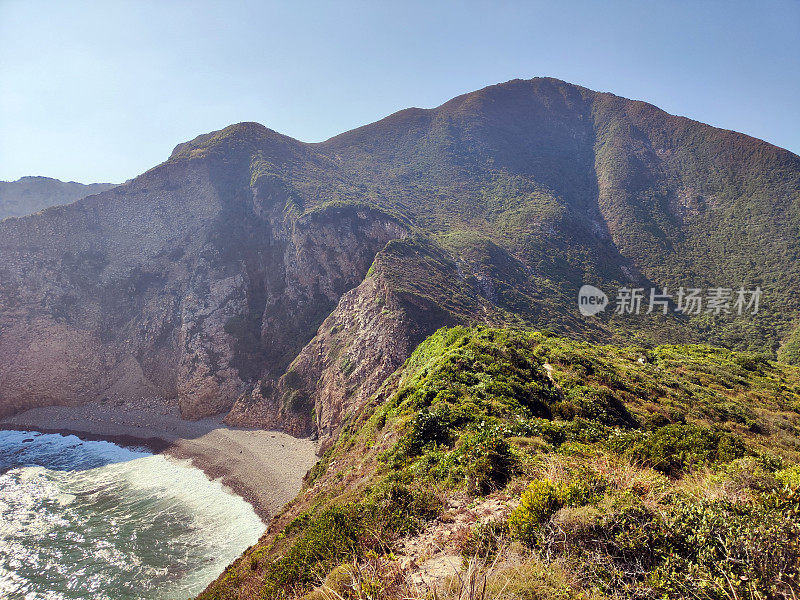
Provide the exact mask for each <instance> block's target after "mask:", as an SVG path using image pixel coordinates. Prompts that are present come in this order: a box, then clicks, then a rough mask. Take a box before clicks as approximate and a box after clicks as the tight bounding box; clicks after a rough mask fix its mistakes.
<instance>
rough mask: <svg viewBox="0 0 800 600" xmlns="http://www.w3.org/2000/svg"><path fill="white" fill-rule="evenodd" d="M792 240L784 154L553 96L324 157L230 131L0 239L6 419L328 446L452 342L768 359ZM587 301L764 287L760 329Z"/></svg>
mask: <svg viewBox="0 0 800 600" xmlns="http://www.w3.org/2000/svg"><path fill="white" fill-rule="evenodd" d="M798 223H800V158H798V157H797V156H796V155H794V154H791V153H790V152H788V151H785V150H782V149H779V148H777V147H774V146H771V145H769V144H767V143H766V142H761V141H759V140H756V139H755V138H750V137H748V136H744V135H743V134H735V133H732V132H726V131H725V130H718V129H715V128H712V127H710V126H706V125H702V124H699V123H696V122H693V121H691V120H689V119H686V118H684V117H674V116H672V115H668V114H667V113H665V112H664V111H661V110H660V109H657V108H656V107H653V106H652V105H648V104H646V103H642V102H636V101H629V100H626V99H624V98H620V97H617V96H613V95H611V94H606V93H598V92H592V91H591V90H588V89H586V88H582V87H579V86H573V85H571V84H568V83H565V82H561V81H558V80H554V79H548V78H545V79H534V80H512V81H510V82H507V83H505V84H498V85H496V86H489V87H487V88H484V89H482V90H478V91H477V92H472V93H469V94H464V95H461V96H459V97H457V98H454V99H452V100H450V101H448V102H446V103H444V104H442V105H440V106H439V107H436V108H433V109H406V110H404V111H398V112H397V113H394V114H393V115H390V116H389V117H386V118H385V119H382V120H379V121H376V122H375V123H372V124H369V125H365V126H362V127H360V128H356V129H354V130H351V131H349V132H344V133H342V134H340V135H337V136H334V137H332V138H330V139H329V140H326V141H324V142H319V143H314V144H306V143H303V142H299V141H297V140H294V139H292V138H289V137H287V136H284V135H282V134H279V133H277V132H275V131H272V130H270V129H268V128H267V127H264V126H263V125H260V124H256V123H240V124H235V125H231V126H229V127H227V128H224V129H222V130H219V131H215V132H210V133H207V134H203V135H200V136H198V137H196V138H195V139H193V140H190V141H188V142H185V143H182V144H178V145H177V146H176V147H175V149H174V150H173V152H172V154H171V156H170V157H169V158H168V159H167V160H166V161H165V162H164V163H161V164H160V165H158V166H156V167H154V168H153V169H151V170H149V171H147V172H146V173H144V174H142V175H140V176H139V177H137V178H135V179H134V180H132V181H131V182H128V183H126V184H123V185H122V186H119V187H118V188H115V189H113V190H110V191H107V192H104V193H103V194H100V195H97V196H93V197H91V198H90V199H87V200H84V201H81V202H78V203H77V204H74V205H71V206H69V207H62V208H60V209H57V210H55V211H52V212H50V214H47V215H43V216H42V215H37V216H35V217H29V218H27V219H21V220H17V221H16V222H14V223H3V224H2V225H0V231H2V234H3V235H2V236H0V258H2V259H3V261H2V262H3V263H5V264H6V266H4V267H0V275H2V276H3V277H2V279H1V280H0V307H1V308H2V312H0V328H2V329H1V330H0V331H2V333H0V356H3V357H8V360H7V366H6V367H5V369H2V370H0V383H2V384H3V387H2V388H0V389H2V390H3V391H2V392H0V412H5V413H8V412H14V411H17V410H21V409H23V408H25V407H26V406H32V405H35V404H36V403H42V402H43V403H74V402H79V401H81V400H80V398H96V399H100V398H103V397H115V398H118V399H119V400H120V401H123V402H124V400H125V398H126V397H130V396H131V395H140V394H155V395H158V396H160V397H165V398H168V399H172V400H174V401H175V402H177V403H178V404H179V406H180V407H181V410H182V411H183V414H184V416H186V417H190V418H196V417H201V416H206V415H209V414H213V413H218V412H229V411H230V415H229V418H228V420H229V422H231V423H235V424H239V425H260V426H265V425H269V426H270V427H281V428H285V429H287V430H288V431H291V432H292V433H295V434H302V435H308V434H322V435H324V436H329V437H330V438H331V439H333V437H334V436H335V433H336V431H337V430H338V428H339V426H340V424H341V421H342V419H344V418H345V417H346V415H348V414H352V413H354V412H357V410H358V407H359V406H361V405H363V403H364V402H366V401H367V399H368V398H369V397H370V396H371V394H372V393H373V392H374V391H375V389H376V386H379V385H380V382H381V381H382V378H383V377H385V376H386V375H387V374H388V373H390V372H391V371H393V370H394V369H395V368H397V367H398V366H399V364H400V363H401V362H402V360H403V357H404V356H407V355H408V354H409V353H410V352H411V351H412V350H413V348H414V347H415V346H416V344H417V343H419V342H420V341H422V339H424V338H425V337H427V336H428V335H430V334H431V333H433V331H435V330H436V329H438V328H439V327H441V326H444V325H456V324H470V323H479V324H486V325H512V326H524V327H540V328H551V329H554V330H556V331H558V332H560V333H562V334H567V335H572V336H577V337H587V338H589V339H593V340H598V341H623V340H626V341H627V340H631V339H632V340H634V341H637V342H639V343H643V344H654V343H657V342H661V341H676V342H682V341H690V340H697V341H707V342H711V343H714V344H717V345H723V346H727V347H733V348H739V349H749V350H761V351H765V352H768V353H771V354H774V353H775V352H777V351H778V349H779V347H780V345H781V341H782V340H785V339H789V336H790V335H791V331H792V329H793V328H794V327H795V324H796V318H797V317H796V316H797V314H798V313H799V312H800V306H799V305H798V300H797V299H796V298H794V297H793V296H792V295H791V294H790V293H789V292H788V290H791V289H793V288H795V287H796V284H798V283H800V272H798V267H797V266H796V265H798V264H800V260H794V259H793V258H792V257H794V258H795V259H796V258H798V257H800V244H798V236H797V235H796V234H797V232H798V230H799V229H798ZM742 224H746V226H745V227H743V226H742ZM32 240H33V241H32ZM25 272H27V273H29V275H27V276H25V277H22V276H21V275H20V273H25ZM721 277H724V278H725V279H724V280H723V281H718V279H719V278H721ZM583 283H592V284H595V285H598V286H599V287H601V288H606V289H613V288H614V286H617V287H619V286H622V285H624V284H627V285H639V286H641V287H646V288H649V287H651V286H652V287H664V286H668V287H670V288H671V289H675V288H677V287H678V286H679V285H685V286H694V285H702V286H703V287H711V286H715V285H719V286H727V287H738V286H739V285H748V286H755V285H761V286H762V287H764V292H765V309H764V312H763V313H762V315H760V316H759V317H758V318H756V319H744V318H730V319H723V318H721V317H718V316H714V315H701V316H698V317H696V318H694V317H693V318H686V317H680V316H676V315H674V314H670V315H667V316H665V317H663V318H661V319H660V320H659V319H656V318H649V319H648V318H645V317H644V316H640V317H638V318H636V317H633V316H631V317H630V318H627V317H624V316H620V315H616V316H615V315H605V316H602V317H600V318H598V319H594V320H588V319H585V318H582V317H581V316H580V315H579V314H578V313H577V307H576V301H575V297H576V294H577V289H578V288H579V287H580V285H581V284H583ZM766 300H769V301H768V302H767V301H766ZM64 340H71V341H70V343H69V344H70V345H71V346H74V347H76V348H78V349H79V351H77V352H75V353H73V355H72V356H70V357H69V358H68V360H67V361H66V363H64V364H65V366H64V367H63V368H62V369H61V370H58V369H56V367H55V366H54V365H55V364H58V362H59V360H61V359H60V358H58V357H62V356H63V354H64V352H65V348H64V346H63V345H62V342H63V341H64ZM368 340H370V341H368ZM34 349H35V350H34ZM784 354H785V355H788V354H786V353H784ZM63 381H66V383H64V384H62V382H63ZM320 399H324V400H320Z"/></svg>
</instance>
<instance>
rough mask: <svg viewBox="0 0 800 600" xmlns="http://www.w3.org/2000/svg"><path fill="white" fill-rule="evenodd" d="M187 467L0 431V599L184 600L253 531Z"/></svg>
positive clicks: (100, 446) (231, 501) (251, 514)
mask: <svg viewBox="0 0 800 600" xmlns="http://www.w3.org/2000/svg"><path fill="white" fill-rule="evenodd" d="M264 529H265V527H264V524H263V522H262V521H261V519H259V517H258V516H257V515H256V513H255V511H254V510H253V508H252V506H250V504H248V503H247V502H246V501H245V500H243V499H242V498H240V497H239V496H236V495H234V494H233V493H231V491H230V490H228V489H226V488H225V487H224V486H223V485H222V484H221V483H220V482H219V481H212V480H210V479H208V478H207V477H206V476H205V474H204V473H203V472H202V471H201V470H199V469H197V468H195V467H193V466H192V465H191V463H190V462H189V461H179V460H175V459H172V458H168V457H165V456H163V455H160V454H153V453H151V452H148V451H147V450H146V449H143V448H128V447H122V446H119V445H116V444H113V443H111V442H105V441H85V440H81V439H79V438H77V437H75V436H71V435H59V434H48V433H38V432H32V431H0V598H3V599H4V600H66V599H87V600H89V599H91V600H106V599H108V600H127V599H131V600H156V599H158V600H173V599H181V600H185V599H187V598H190V597H192V596H195V595H197V594H198V593H200V592H201V591H202V590H203V589H205V587H206V586H207V585H208V584H209V583H211V581H213V580H214V579H215V578H216V577H217V576H219V575H220V574H221V573H222V571H223V570H224V568H225V567H226V566H227V565H229V564H230V563H231V562H232V561H233V560H234V559H235V558H237V557H238V556H239V555H240V554H242V552H243V551H244V550H245V549H246V548H248V547H249V546H251V545H252V544H254V543H255V542H256V541H257V540H258V538H259V537H260V536H261V534H262V533H263V532H264Z"/></svg>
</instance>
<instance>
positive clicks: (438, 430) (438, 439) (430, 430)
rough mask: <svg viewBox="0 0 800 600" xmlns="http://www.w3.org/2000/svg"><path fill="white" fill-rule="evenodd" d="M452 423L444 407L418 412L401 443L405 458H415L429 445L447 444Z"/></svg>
mask: <svg viewBox="0 0 800 600" xmlns="http://www.w3.org/2000/svg"><path fill="white" fill-rule="evenodd" d="M452 421H453V419H452V416H451V414H450V410H449V409H448V408H447V407H446V406H445V407H439V408H437V409H436V410H434V411H433V412H431V411H429V410H427V409H425V410H421V411H419V412H418V413H417V414H416V415H415V416H414V418H413V419H412V421H411V424H410V426H409V429H408V432H407V433H406V435H405V437H404V438H403V440H402V442H401V447H402V449H403V451H404V452H405V454H406V455H407V456H416V455H419V454H420V452H422V449H423V448H425V446H427V445H429V444H449V443H450V427H451V425H452Z"/></svg>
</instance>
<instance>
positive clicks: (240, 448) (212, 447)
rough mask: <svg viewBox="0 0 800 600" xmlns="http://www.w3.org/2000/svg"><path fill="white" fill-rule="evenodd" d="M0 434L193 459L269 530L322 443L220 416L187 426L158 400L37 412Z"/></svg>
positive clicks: (2, 422) (4, 424)
mask: <svg viewBox="0 0 800 600" xmlns="http://www.w3.org/2000/svg"><path fill="white" fill-rule="evenodd" d="M0 429H6V430H17V431H38V432H41V433H49V434H61V435H74V436H76V437H79V438H81V439H83V440H89V441H108V442H111V443H114V444H117V445H119V446H126V447H134V448H137V447H138V448H144V449H146V450H148V451H149V452H153V453H154V454H164V455H166V456H169V457H172V458H174V459H176V460H188V461H190V462H191V463H192V465H193V466H194V467H196V468H198V469H200V470H201V471H203V473H205V475H206V477H208V478H209V479H212V480H221V481H222V484H223V485H225V486H226V487H227V488H229V489H230V490H231V492H232V493H234V494H236V495H237V496H240V497H241V498H243V499H244V500H246V501H247V502H248V503H249V504H250V505H251V506H252V507H253V509H254V510H255V512H256V514H257V515H258V516H259V518H260V519H261V520H262V521H263V522H264V524H265V525H266V524H267V523H268V522H269V520H270V519H271V518H272V516H273V515H275V514H276V513H277V512H278V511H279V510H280V509H281V508H282V507H283V506H284V505H285V504H287V503H288V502H290V501H291V500H293V499H294V498H295V497H296V496H297V494H298V493H299V492H300V488H301V486H302V480H303V476H304V475H305V474H306V472H307V471H308V470H309V469H310V468H311V467H312V466H313V465H314V464H315V463H316V462H317V460H318V456H317V454H316V452H317V444H316V443H315V442H313V441H312V440H310V439H300V438H294V437H292V436H290V435H288V434H286V433H283V432H280V431H268V430H261V429H246V428H238V427H228V426H227V425H224V424H223V423H222V420H221V418H220V417H212V418H208V419H202V420H199V421H186V420H184V419H182V418H181V417H180V414H179V412H178V410H177V408H176V407H174V406H171V405H170V404H168V403H166V402H164V401H160V400H142V401H141V402H139V403H136V404H135V405H133V406H131V405H127V404H126V405H119V404H109V403H101V402H91V403H88V404H84V405H81V406H47V407H39V408H33V409H30V410H27V411H24V412H22V413H18V414H16V415H13V416H11V417H6V418H4V419H0Z"/></svg>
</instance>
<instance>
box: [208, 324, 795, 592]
mask: <svg viewBox="0 0 800 600" xmlns="http://www.w3.org/2000/svg"><path fill="white" fill-rule="evenodd" d="M798 427H800V369H797V368H795V367H790V366H787V365H784V364H780V363H775V362H772V361H770V360H768V359H767V358H765V357H764V356H762V355H759V354H752V353H736V352H730V351H727V350H721V349H715V348H710V347H706V346H696V345H690V346H660V347H657V348H655V349H645V348H638V347H627V348H619V347H612V346H596V345H591V344H588V343H580V342H574V341H568V340H565V339H562V338H558V337H554V336H551V335H549V334H544V333H538V332H530V331H523V330H518V331H517V330H507V329H469V328H461V327H456V328H451V329H442V330H440V331H438V332H437V333H436V334H434V335H433V336H431V337H430V338H429V339H427V340H426V341H425V342H423V343H422V344H421V345H420V346H419V347H418V348H417V350H416V351H415V352H414V353H413V355H412V356H411V357H410V358H409V359H408V361H407V362H406V364H405V365H404V366H403V368H401V369H400V370H399V371H398V372H397V373H395V375H393V376H392V377H390V378H389V379H388V380H387V381H386V383H385V384H384V386H383V388H382V389H381V390H380V391H379V392H378V393H377V394H376V396H375V397H374V399H373V402H372V404H371V405H370V406H369V407H368V408H367V409H366V410H364V411H362V412H361V413H359V414H358V415H351V416H350V419H349V420H348V422H347V423H346V425H345V427H344V429H343V432H342V434H341V436H340V437H339V439H338V441H337V443H336V445H335V446H334V447H333V448H331V449H330V450H329V451H328V452H327V453H326V454H325V455H324V456H323V458H322V460H321V461H320V463H319V464H318V465H317V466H316V467H315V468H314V469H313V470H312V472H311V473H310V474H309V476H308V478H307V483H306V486H305V489H304V491H303V492H302V493H301V494H300V496H299V497H298V498H297V499H296V500H295V501H294V502H293V503H292V504H291V505H289V506H288V507H287V508H286V509H285V510H284V512H283V513H282V514H281V515H279V516H278V517H277V518H276V519H274V520H273V522H272V523H271V524H270V527H269V529H268V532H267V534H266V536H265V537H264V539H262V541H261V542H260V543H259V544H258V545H257V546H255V547H254V548H252V549H250V551H248V553H247V554H245V556H243V557H242V558H241V559H240V560H239V561H237V562H236V563H235V564H234V565H232V566H231V567H230V568H229V569H228V570H227V571H226V572H225V573H224V574H223V576H222V577H221V578H220V579H219V580H218V581H217V582H215V583H214V584H212V586H210V588H209V589H208V590H207V591H206V592H205V593H204V594H203V595H202V596H201V598H203V599H205V600H210V599H215V600H222V599H226V600H227V599H233V598H294V597H301V596H304V597H306V599H307V600H312V599H315V600H316V599H322V598H340V597H345V598H371V599H378V598H401V597H402V598H406V597H426V596H430V597H447V596H452V597H454V598H468V597H469V598H606V597H608V598H686V597H698V598H794V597H796V595H797V594H798V593H799V592H800V589H799V588H798V583H797V582H798V569H799V568H800V542H799V541H798V540H800V519H798V516H800V467H798V461H800V437H799V436H798V433H800V429H798ZM487 502H491V503H494V504H495V505H497V506H499V507H500V509H498V510H497V511H495V514H494V517H493V518H490V519H488V520H483V521H482V522H480V523H477V524H475V525H474V526H472V527H471V528H470V529H469V530H468V531H467V533H466V534H463V532H462V534H460V535H458V536H454V537H455V538H457V539H451V540H450V541H449V542H448V544H450V546H455V547H456V548H457V549H458V551H459V552H461V553H462V554H463V557H464V561H465V571H464V572H463V573H462V574H461V575H459V576H458V577H454V578H450V579H445V580H441V581H439V582H438V583H437V585H436V586H435V588H433V587H431V586H424V585H420V584H419V582H418V581H417V584H416V585H414V584H413V581H415V580H414V579H413V577H412V575H413V572H414V570H415V567H414V563H413V562H412V563H409V562H408V561H404V559H403V555H404V553H405V554H407V553H408V550H407V549H408V548H409V547H410V545H411V546H413V542H414V540H415V539H421V538H423V537H424V536H426V535H427V534H428V532H430V531H432V530H433V529H436V528H441V527H446V526H447V524H448V523H452V522H454V521H458V519H459V518H460V517H459V514H458V513H459V511H463V509H459V508H454V507H463V506H465V503H466V505H469V506H474V505H475V504H481V503H483V504H481V505H485V504H486V503H487ZM418 558H420V557H418ZM422 558H424V557H422ZM410 582H412V583H410Z"/></svg>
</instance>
